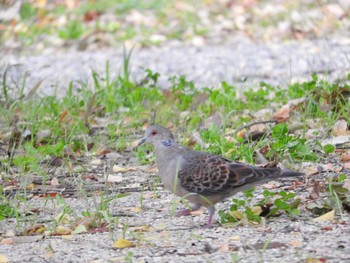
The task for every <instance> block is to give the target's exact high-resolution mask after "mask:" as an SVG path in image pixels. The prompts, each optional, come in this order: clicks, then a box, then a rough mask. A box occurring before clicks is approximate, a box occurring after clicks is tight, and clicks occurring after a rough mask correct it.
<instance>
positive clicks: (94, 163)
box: [90, 158, 102, 166]
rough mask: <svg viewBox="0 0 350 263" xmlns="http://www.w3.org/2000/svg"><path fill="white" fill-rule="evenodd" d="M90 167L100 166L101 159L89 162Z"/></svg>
mask: <svg viewBox="0 0 350 263" xmlns="http://www.w3.org/2000/svg"><path fill="white" fill-rule="evenodd" d="M90 164H91V165H93V166H99V165H101V164H102V160H101V159H98V158H95V159H93V160H92V161H91V162H90Z"/></svg>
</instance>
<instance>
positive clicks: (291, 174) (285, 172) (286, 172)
mask: <svg viewBox="0 0 350 263" xmlns="http://www.w3.org/2000/svg"><path fill="white" fill-rule="evenodd" d="M303 175H305V174H304V173H300V172H293V171H289V170H283V171H282V172H281V174H280V175H279V176H278V177H295V176H303Z"/></svg>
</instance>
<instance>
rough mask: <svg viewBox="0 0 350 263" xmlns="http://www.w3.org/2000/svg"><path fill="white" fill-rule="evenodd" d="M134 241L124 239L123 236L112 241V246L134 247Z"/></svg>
mask: <svg viewBox="0 0 350 263" xmlns="http://www.w3.org/2000/svg"><path fill="white" fill-rule="evenodd" d="M134 246H135V245H134V243H133V242H131V241H129V240H126V239H124V238H119V239H118V240H117V241H115V242H114V244H113V248H119V249H121V248H128V247H134Z"/></svg>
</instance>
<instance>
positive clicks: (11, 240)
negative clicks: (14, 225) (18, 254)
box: [0, 237, 16, 245]
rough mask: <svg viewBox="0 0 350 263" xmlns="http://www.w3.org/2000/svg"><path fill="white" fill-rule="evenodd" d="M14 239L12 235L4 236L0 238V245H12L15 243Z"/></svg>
mask: <svg viewBox="0 0 350 263" xmlns="http://www.w3.org/2000/svg"><path fill="white" fill-rule="evenodd" d="M15 243H16V240H15V238H14V237H9V238H4V239H3V240H1V242H0V245H12V244H15Z"/></svg>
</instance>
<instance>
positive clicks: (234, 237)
mask: <svg viewBox="0 0 350 263" xmlns="http://www.w3.org/2000/svg"><path fill="white" fill-rule="evenodd" d="M229 239H230V240H233V241H239V240H241V237H240V236H232V237H230V238H229Z"/></svg>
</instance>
